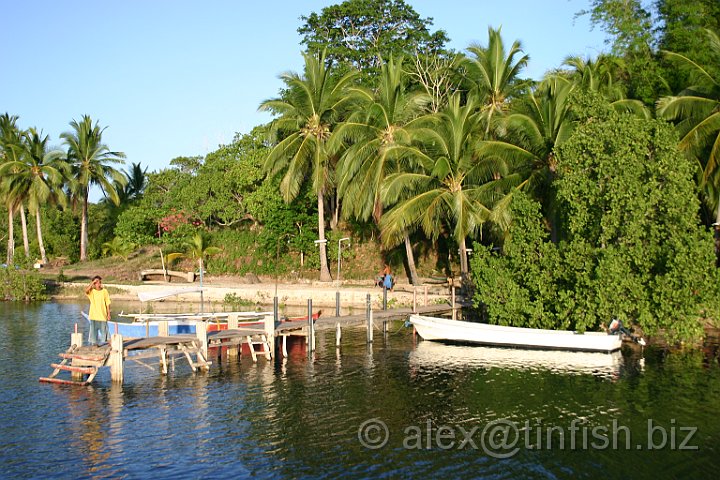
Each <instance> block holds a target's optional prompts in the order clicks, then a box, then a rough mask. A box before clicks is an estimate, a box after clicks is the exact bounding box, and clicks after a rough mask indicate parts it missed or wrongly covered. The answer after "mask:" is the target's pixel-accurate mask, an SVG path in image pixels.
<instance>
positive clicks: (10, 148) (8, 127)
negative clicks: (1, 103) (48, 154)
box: [0, 112, 23, 265]
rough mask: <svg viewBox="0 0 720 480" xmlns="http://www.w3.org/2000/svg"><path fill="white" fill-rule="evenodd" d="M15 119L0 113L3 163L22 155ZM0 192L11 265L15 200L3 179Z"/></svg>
mask: <svg viewBox="0 0 720 480" xmlns="http://www.w3.org/2000/svg"><path fill="white" fill-rule="evenodd" d="M17 121H18V116H17V115H10V114H8V113H7V112H6V113H4V114H2V115H0V154H2V163H3V164H5V163H7V162H14V161H20V158H21V156H22V151H23V149H22V134H21V132H20V129H19V128H18V126H17ZM0 193H1V194H2V197H3V201H4V203H5V206H6V207H7V211H8V243H7V264H8V265H12V263H13V262H14V258H15V233H14V225H15V221H14V212H15V210H16V209H17V201H16V199H15V198H14V197H13V195H12V193H11V192H10V190H9V188H8V185H7V181H6V180H4V179H3V181H2V183H0Z"/></svg>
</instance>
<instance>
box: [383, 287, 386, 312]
mask: <svg viewBox="0 0 720 480" xmlns="http://www.w3.org/2000/svg"><path fill="white" fill-rule="evenodd" d="M383 310H387V287H386V286H385V285H383Z"/></svg>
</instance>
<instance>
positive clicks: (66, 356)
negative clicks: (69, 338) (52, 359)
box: [39, 345, 110, 385]
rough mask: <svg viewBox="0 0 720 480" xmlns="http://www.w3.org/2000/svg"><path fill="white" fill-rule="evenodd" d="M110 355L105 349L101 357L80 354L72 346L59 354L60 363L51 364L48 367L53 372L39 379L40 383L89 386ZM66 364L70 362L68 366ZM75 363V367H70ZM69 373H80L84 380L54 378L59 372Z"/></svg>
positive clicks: (108, 350)
mask: <svg viewBox="0 0 720 480" xmlns="http://www.w3.org/2000/svg"><path fill="white" fill-rule="evenodd" d="M109 355H110V349H106V350H105V352H104V353H103V354H102V355H97V354H95V355H93V354H92V353H80V352H79V351H78V348H77V347H76V346H75V345H73V346H71V347H70V348H69V349H68V350H67V351H66V352H64V353H61V354H60V358H62V361H61V362H60V363H51V364H50V366H51V367H52V368H54V369H55V370H53V372H52V373H51V374H50V376H48V377H40V379H39V380H40V381H41V382H46V383H59V384H63V385H89V384H90V382H92V381H93V380H94V379H95V375H97V373H98V370H99V369H100V367H102V366H103V365H105V363H106V362H107V359H108V356H109ZM68 362H71V364H70V365H68ZM72 363H77V365H72ZM63 371H65V372H71V373H80V374H84V375H87V378H86V379H85V380H66V379H63V378H56V377H57V376H58V374H59V373H60V372H63Z"/></svg>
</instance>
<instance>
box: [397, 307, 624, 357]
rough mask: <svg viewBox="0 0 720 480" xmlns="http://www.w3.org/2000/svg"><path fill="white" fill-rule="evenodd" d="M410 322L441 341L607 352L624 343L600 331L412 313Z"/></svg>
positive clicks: (422, 331) (432, 337) (418, 331)
mask: <svg viewBox="0 0 720 480" xmlns="http://www.w3.org/2000/svg"><path fill="white" fill-rule="evenodd" d="M409 321H410V323H412V324H413V326H414V327H415V330H416V331H417V333H418V335H420V336H421V337H422V338H423V339H425V340H434V341H441V342H452V343H471V344H479V345H494V346H503V347H515V348H531V349H542V350H571V351H580V352H605V353H607V352H614V351H615V350H619V349H620V347H621V345H622V339H621V338H620V336H619V335H607V334H605V333H601V332H585V333H576V332H571V331H567V330H541V329H534V328H518V327H503V326H498V325H488V324H485V323H475V322H464V321H460V320H449V319H445V318H438V317H426V316H422V315H411V316H410V319H409Z"/></svg>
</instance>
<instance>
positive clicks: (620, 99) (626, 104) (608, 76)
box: [551, 55, 651, 119]
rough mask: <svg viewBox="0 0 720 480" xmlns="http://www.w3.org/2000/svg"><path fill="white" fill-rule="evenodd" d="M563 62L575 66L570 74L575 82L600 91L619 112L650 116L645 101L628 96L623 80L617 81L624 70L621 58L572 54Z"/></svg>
mask: <svg viewBox="0 0 720 480" xmlns="http://www.w3.org/2000/svg"><path fill="white" fill-rule="evenodd" d="M563 64H564V65H567V66H569V67H572V68H573V70H572V71H571V72H570V75H569V76H570V80H571V81H572V82H573V84H575V85H579V86H581V87H583V88H585V89H587V90H589V91H591V92H597V93H599V94H600V95H602V96H603V97H604V98H605V99H606V100H607V101H608V102H610V105H611V106H612V107H613V108H614V109H615V110H617V111H619V112H629V113H634V114H636V115H638V116H640V117H643V118H648V119H649V118H650V116H651V115H650V110H648V108H647V107H645V105H644V104H643V102H642V101H640V100H633V99H628V98H626V96H625V88H624V87H623V85H622V83H621V82H618V81H617V79H618V77H619V76H620V75H621V72H622V71H623V70H624V64H623V61H622V60H621V59H620V58H618V57H615V56H611V55H598V57H597V58H596V59H595V60H593V59H591V58H588V59H583V58H582V57H579V56H571V57H567V58H566V59H565V61H564V62H563ZM558 75H562V74H561V73H557V74H555V75H552V76H558ZM552 76H551V77H552Z"/></svg>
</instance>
